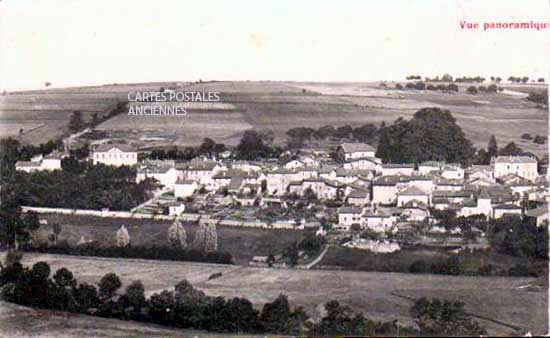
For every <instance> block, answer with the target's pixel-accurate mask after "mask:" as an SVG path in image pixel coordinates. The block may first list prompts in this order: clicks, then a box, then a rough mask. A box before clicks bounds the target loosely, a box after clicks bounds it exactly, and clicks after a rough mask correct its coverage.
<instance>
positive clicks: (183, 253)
mask: <svg viewBox="0 0 550 338" xmlns="http://www.w3.org/2000/svg"><path fill="white" fill-rule="evenodd" d="M24 249H25V250H26V251H31V252H42V253H51V254H62V255H74V256H93V257H116V258H141V259H155V260H167V261H189V262H204V263H218V264H232V263H233V258H232V256H231V254H229V253H226V252H219V251H215V252H209V253H203V252H202V251H198V250H181V249H178V248H171V247H164V246H162V247H159V246H156V247H155V246H153V247H138V246H127V247H108V248H103V247H98V246H97V245H94V244H93V243H90V244H85V245H81V246H78V247H69V246H61V245H59V246H54V247H47V248H45V247H40V248H36V247H31V246H26V247H25V248H24Z"/></svg>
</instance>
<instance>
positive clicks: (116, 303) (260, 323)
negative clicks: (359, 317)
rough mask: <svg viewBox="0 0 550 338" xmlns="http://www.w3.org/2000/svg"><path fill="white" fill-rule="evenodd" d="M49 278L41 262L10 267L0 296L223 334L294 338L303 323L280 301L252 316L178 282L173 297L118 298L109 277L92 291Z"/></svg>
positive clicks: (64, 272)
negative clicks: (289, 337)
mask: <svg viewBox="0 0 550 338" xmlns="http://www.w3.org/2000/svg"><path fill="white" fill-rule="evenodd" d="M50 274H51V271H50V266H49V265H48V264H47V263H45V262H38V263H36V264H34V265H33V266H32V268H31V269H29V268H24V267H23V266H22V265H21V264H20V263H15V264H12V265H11V266H9V267H6V268H3V269H2V271H1V274H0V294H1V296H2V298H3V299H5V300H7V301H10V302H13V303H17V304H21V305H26V306H32V307H40V308H46V309H52V310H61V311H68V312H73V313H83V314H89V315H95V316H100V317H106V318H117V319H122V320H135V321H141V322H150V323H155V324H160V325H166V326H171V327H176V328H191V329H197V330H208V331H216V332H227V333H229V332H234V333H237V332H241V333H260V332H262V333H263V332H269V333H274V334H287V335H300V334H302V333H303V326H304V322H305V321H306V320H307V315H306V314H305V312H304V310H303V309H302V308H301V307H298V308H296V309H291V307H290V305H289V303H288V299H287V297H286V296H284V295H280V296H279V297H277V298H276V299H275V300H274V301H273V302H271V303H266V304H265V305H264V307H263V309H262V311H258V310H256V309H254V307H253V305H252V303H251V302H250V301H249V300H248V299H246V298H232V299H225V298H223V297H209V296H206V295H205V294H204V293H203V292H202V291H200V290H197V289H195V288H194V287H193V286H192V285H191V284H190V283H189V282H188V281H187V280H182V281H181V282H179V283H178V284H177V285H176V286H175V289H174V291H162V292H160V293H155V294H153V295H151V297H149V298H147V297H146V296H145V289H144V286H143V284H142V283H141V281H133V282H132V283H131V284H129V285H128V286H127V287H126V289H125V290H124V291H123V292H119V290H120V288H121V286H122V282H121V280H120V278H119V277H118V276H117V275H116V274H115V273H107V274H106V275H104V276H103V277H102V278H101V280H100V281H99V283H98V285H97V286H95V285H92V284H87V283H78V281H77V280H76V279H75V278H74V276H73V274H72V272H71V271H69V270H68V269H66V268H61V269H59V270H57V271H56V272H55V274H54V275H53V276H52V277H50Z"/></svg>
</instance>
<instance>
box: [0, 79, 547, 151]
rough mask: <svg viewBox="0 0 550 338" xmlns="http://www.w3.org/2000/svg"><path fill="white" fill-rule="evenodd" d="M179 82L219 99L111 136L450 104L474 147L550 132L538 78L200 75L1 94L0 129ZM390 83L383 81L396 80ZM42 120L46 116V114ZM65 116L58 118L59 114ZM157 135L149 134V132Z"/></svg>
mask: <svg viewBox="0 0 550 338" xmlns="http://www.w3.org/2000/svg"><path fill="white" fill-rule="evenodd" d="M162 86H165V87H170V86H172V87H176V88H177V90H178V91H203V92H207V91H217V92H220V97H221V102H222V103H225V104H227V105H222V106H220V105H219V103H212V104H206V105H200V106H196V107H193V108H192V109H190V110H189V111H188V114H187V115H186V116H180V117H159V116H155V117H151V116H132V115H119V116H116V117H114V118H112V119H110V120H107V121H105V122H103V123H102V124H100V125H99V126H98V129H100V130H103V131H105V132H106V133H107V135H108V136H109V137H111V138H124V139H126V140H127V141H129V142H130V143H132V144H135V145H136V146H138V147H144V148H145V147H152V146H171V145H178V146H188V145H198V144H200V143H201V142H202V140H203V139H204V138H205V137H211V138H213V139H214V140H215V141H217V142H222V143H225V144H228V145H236V144H237V143H238V142H239V140H240V137H241V136H242V133H243V132H244V131H245V130H247V129H256V130H270V131H272V132H273V133H274V136H275V142H278V143H284V142H285V141H286V135H285V133H286V131H287V130H288V129H290V128H294V127H298V126H307V127H320V126H323V125H333V126H336V127H338V126H342V125H345V124H350V125H351V126H354V127H356V126H359V125H361V124H365V123H376V124H379V123H381V122H382V121H385V122H386V123H391V122H393V121H394V120H395V119H397V118H398V117H400V116H402V117H404V118H410V117H411V116H412V115H413V114H414V113H415V112H416V111H417V110H419V109H421V108H423V107H428V106H432V107H434V106H435V107H440V108H444V109H449V110H450V111H451V112H452V113H453V116H454V117H455V118H456V120H457V122H458V124H459V125H460V126H461V127H462V128H463V130H464V131H465V133H466V136H467V137H468V138H470V139H471V140H472V141H473V142H474V144H475V146H476V147H478V148H479V147H486V146H487V143H488V141H489V137H490V135H491V134H494V135H495V136H496V138H497V141H498V143H499V145H500V146H504V145H505V144H507V143H508V142H510V141H514V142H516V143H518V144H519V145H520V146H521V147H522V148H524V150H526V151H531V152H533V153H535V154H537V155H543V154H544V153H545V150H546V146H545V145H537V144H535V143H533V142H525V141H523V142H522V141H521V139H520V136H521V135H522V134H523V133H530V134H532V135H533V136H534V135H537V134H539V135H547V132H548V131H547V126H548V114H547V113H546V111H544V110H542V109H537V107H536V105H535V104H534V103H531V102H529V101H527V100H525V98H524V97H525V95H524V94H522V93H520V92H521V91H529V90H541V88H544V87H540V86H534V87H532V86H531V85H525V86H511V87H510V88H508V87H507V90H506V91H505V92H504V93H498V94H487V93H486V94H483V93H482V94H479V95H469V94H466V93H464V89H465V85H460V87H461V91H460V92H459V93H456V94H449V93H440V92H434V91H416V90H395V89H385V88H381V87H380V86H379V84H378V83H308V82H303V83H299V82H205V83H153V84H151V83H149V84H127V85H106V86H98V87H83V88H69V89H52V90H48V91H34V92H28V93H24V94H23V93H20V94H17V95H7V96H4V97H0V124H7V121H9V123H11V124H12V125H10V126H3V127H2V129H0V132H2V135H13V134H14V133H18V132H19V129H20V128H21V126H20V125H21V124H27V125H28V126H27V127H26V128H25V129H30V128H32V126H36V125H37V124H41V123H46V126H43V127H40V128H37V129H36V130H34V131H31V132H29V133H28V134H24V135H23V136H22V139H23V140H25V141H29V142H37V141H40V140H46V139H48V138H50V137H53V136H54V135H56V134H58V133H59V132H60V130H59V128H57V130H56V129H55V128H53V125H52V123H53V122H48V121H57V122H56V123H58V124H57V125H59V123H61V125H66V123H67V121H68V118H67V117H68V114H69V113H70V112H71V111H72V110H76V109H79V110H82V111H83V112H91V111H103V110H105V109H106V107H108V106H109V104H112V103H113V102H114V100H116V99H121V98H122V99H123V98H125V97H126V95H127V93H128V92H129V91H148V90H158V89H159V88H160V87H162ZM393 87H394V84H393V83H391V84H388V88H393ZM44 121H46V122H44ZM61 121H63V122H61ZM152 139H155V141H154V142H152V141H151V140H152Z"/></svg>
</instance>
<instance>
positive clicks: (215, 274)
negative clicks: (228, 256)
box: [208, 272, 222, 280]
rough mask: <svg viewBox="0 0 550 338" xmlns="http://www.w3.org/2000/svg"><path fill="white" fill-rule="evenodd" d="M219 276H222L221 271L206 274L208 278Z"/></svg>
mask: <svg viewBox="0 0 550 338" xmlns="http://www.w3.org/2000/svg"><path fill="white" fill-rule="evenodd" d="M221 276H222V273H221V272H216V273H213V274H211V275H210V276H208V280H211V279H216V278H220V277H221Z"/></svg>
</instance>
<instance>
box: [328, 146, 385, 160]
mask: <svg viewBox="0 0 550 338" xmlns="http://www.w3.org/2000/svg"><path fill="white" fill-rule="evenodd" d="M337 153H338V156H339V157H340V159H341V160H343V161H346V160H351V159H359V158H365V157H375V156H374V155H375V153H376V149H374V147H373V146H371V145H369V144H366V143H342V145H340V146H339V147H338V149H337Z"/></svg>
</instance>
